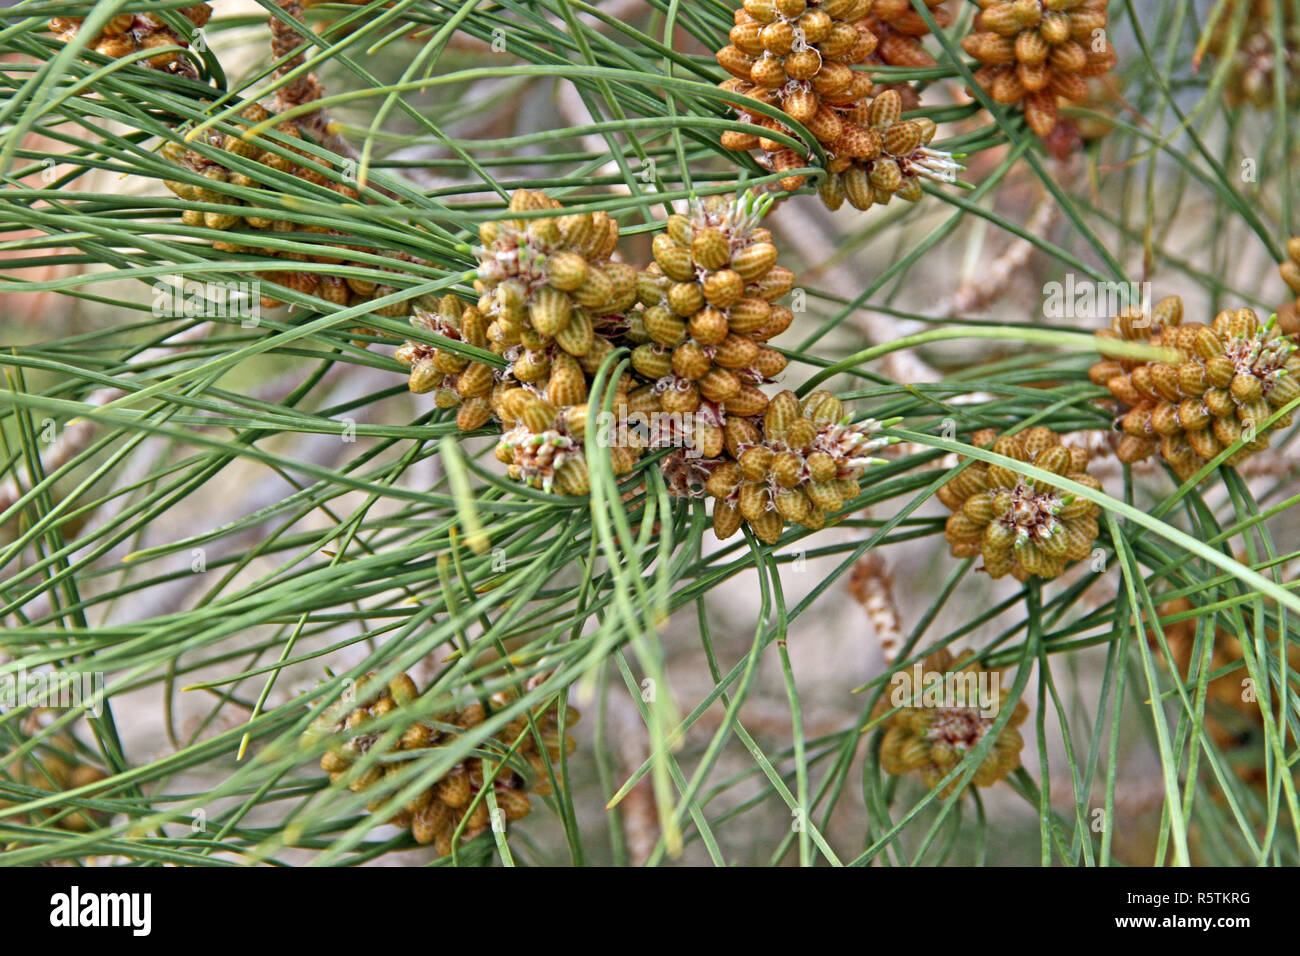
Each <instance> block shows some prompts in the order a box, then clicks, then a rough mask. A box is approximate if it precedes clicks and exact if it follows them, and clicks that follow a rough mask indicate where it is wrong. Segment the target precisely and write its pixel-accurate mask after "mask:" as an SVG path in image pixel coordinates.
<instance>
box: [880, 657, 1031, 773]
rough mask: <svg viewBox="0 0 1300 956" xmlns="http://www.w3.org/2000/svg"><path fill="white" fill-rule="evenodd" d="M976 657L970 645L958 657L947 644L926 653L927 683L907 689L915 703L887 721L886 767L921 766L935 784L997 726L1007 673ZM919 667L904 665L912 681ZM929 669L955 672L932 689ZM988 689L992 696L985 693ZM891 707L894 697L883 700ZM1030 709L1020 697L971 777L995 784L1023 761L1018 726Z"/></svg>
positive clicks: (882, 750)
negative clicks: (985, 665) (949, 695)
mask: <svg viewBox="0 0 1300 956" xmlns="http://www.w3.org/2000/svg"><path fill="white" fill-rule="evenodd" d="M972 657H973V655H972V653H971V652H970V651H965V652H964V653H962V654H961V655H960V656H958V657H957V658H955V659H954V658H953V656H952V654H951V652H949V651H948V649H947V648H941V649H940V650H937V651H935V652H934V653H933V654H931V655H930V656H929V657H927V658H926V659H925V661H924V662H923V663H922V667H921V670H922V674H923V675H926V676H923V685H922V686H921V687H912V689H911V694H910V695H907V699H911V700H912V701H913V704H912V705H909V706H904V707H902V708H901V709H899V710H898V711H897V712H896V713H894V714H893V715H892V716H891V717H890V718H889V719H888V720H887V721H886V722H885V728H886V730H885V736H884V739H883V740H881V743H880V767H881V769H882V770H884V771H885V773H890V774H896V775H901V774H905V773H909V772H911V771H913V770H919V771H920V772H921V779H922V780H923V781H925V785H926V786H927V787H929V788H930V789H932V790H933V789H934V788H935V787H937V786H938V785H939V781H940V780H942V779H943V778H944V777H945V776H947V774H948V773H949V772H950V771H951V770H952V769H953V768H954V767H955V766H957V764H958V763H960V762H961V761H962V759H963V758H964V757H965V756H966V754H968V753H969V752H970V751H971V750H973V749H975V747H976V746H978V745H979V743H980V741H981V740H982V739H983V737H984V735H985V734H986V733H988V731H989V729H990V728H992V726H993V723H994V721H996V720H997V718H998V713H999V709H1000V707H1001V705H1002V703H1003V698H1004V695H1005V693H1006V689H1005V688H1003V686H1002V683H1003V674H1002V672H1001V671H996V670H995V671H990V670H986V669H985V668H983V667H981V666H980V665H979V664H978V663H977V662H976V661H974V660H972ZM914 673H915V671H914V670H908V671H900V674H902V675H904V676H906V677H908V678H909V681H910V679H911V678H912V676H913V674H914ZM928 675H934V677H938V676H939V675H953V676H948V677H945V679H944V684H943V689H942V690H939V691H937V692H932V694H927V693H926V691H927V689H929V681H930V680H931V679H933V678H932V677H930V676H928ZM994 678H996V680H995V679H994ZM896 679H897V676H896ZM981 683H982V684H983V686H982V687H981V686H980V685H981ZM948 687H951V688H952V689H953V690H954V691H955V694H954V695H953V697H952V699H947V694H946V690H947V688H948ZM985 691H987V693H988V696H987V697H982V695H983V693H984V692H985ZM934 697H938V698H943V699H941V700H935V699H933V698H934ZM954 704H957V705H964V706H952V705H954ZM889 709H892V707H891V702H889V701H888V700H884V701H881V710H882V712H883V711H887V710H889ZM1028 715H1029V708H1028V707H1027V706H1026V705H1025V702H1024V701H1022V700H1017V701H1016V703H1015V709H1014V710H1013V711H1012V713H1011V719H1010V720H1009V721H1008V722H1007V725H1006V726H1005V727H1003V728H1002V732H1001V733H999V734H998V736H997V739H996V740H995V741H994V742H993V745H992V747H991V748H990V749H989V751H988V753H987V754H985V755H984V759H983V761H981V763H980V765H979V769H977V770H976V771H975V774H974V776H973V777H972V778H971V781H970V782H971V783H973V784H974V785H975V786H977V787H991V786H993V784H995V783H997V782H998V781H999V780H1003V779H1005V778H1006V777H1008V776H1010V775H1011V773H1012V772H1013V771H1014V770H1015V769H1016V768H1017V767H1019V766H1020V750H1021V748H1022V747H1023V746H1024V739H1023V738H1022V737H1021V736H1020V731H1019V730H1018V729H1017V728H1018V727H1019V726H1020V725H1021V724H1023V723H1024V722H1025V718H1026V717H1027V716H1028ZM956 785H957V781H953V782H951V783H949V784H948V785H947V786H946V787H944V788H943V790H941V791H940V796H942V797H948V796H951V795H952V793H953V792H954V790H955V789H956Z"/></svg>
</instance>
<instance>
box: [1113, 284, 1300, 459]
mask: <svg viewBox="0 0 1300 956" xmlns="http://www.w3.org/2000/svg"><path fill="white" fill-rule="evenodd" d="M1098 334H1099V335H1103V336H1106V337H1110V338H1118V339H1123V340H1125V341H1136V342H1143V343H1147V344H1150V345H1153V346H1157V347H1161V348H1164V349H1166V350H1168V356H1169V357H1168V359H1167V360H1165V361H1117V360H1114V359H1104V360H1102V361H1100V362H1098V363H1097V364H1095V365H1094V366H1093V367H1092V368H1091V369H1090V370H1089V373H1088V374H1089V377H1090V378H1091V379H1092V381H1093V382H1094V383H1095V384H1097V385H1102V386H1105V387H1106V388H1107V389H1108V390H1109V391H1110V393H1111V395H1112V396H1113V397H1114V399H1115V401H1116V402H1117V403H1118V405H1119V415H1118V418H1117V420H1116V425H1117V427H1118V428H1119V429H1120V430H1121V431H1122V432H1123V437H1122V438H1121V439H1120V441H1119V445H1118V448H1117V450H1116V453H1117V455H1118V457H1119V459H1120V460H1121V461H1123V462H1136V461H1141V460H1143V459H1145V458H1148V457H1150V456H1151V455H1153V454H1154V453H1155V452H1156V451H1157V450H1158V451H1159V452H1160V455H1161V457H1162V458H1163V459H1164V460H1165V461H1166V462H1167V463H1168V464H1169V466H1170V467H1171V468H1172V469H1173V470H1174V473H1175V474H1177V475H1178V476H1179V477H1180V478H1182V479H1183V480H1186V479H1188V478H1190V477H1191V476H1192V475H1193V474H1194V473H1195V472H1197V471H1198V470H1199V469H1200V468H1201V467H1202V466H1203V465H1205V464H1206V463H1207V462H1209V461H1210V460H1212V459H1214V458H1215V457H1217V456H1218V455H1219V454H1220V453H1221V452H1223V451H1224V450H1226V449H1228V448H1230V447H1232V446H1237V448H1236V450H1235V451H1233V452H1232V453H1231V454H1230V455H1229V456H1228V457H1227V459H1226V461H1225V464H1228V465H1236V464H1240V463H1241V462H1242V461H1243V460H1245V459H1246V458H1247V457H1249V456H1250V455H1251V454H1252V453H1253V452H1256V451H1261V450H1263V449H1265V448H1267V447H1268V446H1269V433H1270V432H1272V431H1275V430H1277V429H1279V428H1286V427H1289V426H1290V424H1291V421H1292V414H1291V412H1289V411H1288V412H1286V413H1284V414H1282V415H1280V416H1279V417H1278V418H1277V419H1276V420H1274V421H1272V422H1269V421H1268V419H1270V418H1272V417H1273V416H1274V414H1275V413H1276V412H1277V411H1278V410H1279V409H1281V408H1283V407H1284V406H1287V405H1289V404H1290V403H1291V402H1293V401H1295V399H1296V398H1298V397H1300V381H1297V379H1298V378H1300V354H1297V351H1296V345H1295V343H1294V342H1292V341H1291V340H1290V338H1288V337H1287V336H1284V335H1282V334H1281V333H1280V331H1279V329H1278V328H1277V326H1276V321H1275V317H1273V318H1270V319H1269V320H1267V321H1263V322H1261V321H1260V319H1259V317H1258V316H1257V315H1256V314H1255V312H1253V311H1252V310H1251V309H1235V310H1234V309H1225V310H1223V311H1222V312H1220V313H1219V314H1218V315H1216V316H1215V317H1214V319H1213V321H1212V322H1211V323H1210V324H1209V325H1204V324H1201V323H1198V322H1188V323H1184V322H1183V303H1182V300H1181V299H1179V298H1178V297H1176V296H1171V297H1169V298H1166V299H1162V300H1161V301H1160V302H1158V303H1156V305H1155V307H1154V308H1153V309H1152V310H1151V314H1150V315H1147V314H1145V313H1144V312H1143V310H1142V309H1141V308H1139V307H1132V308H1131V309H1129V310H1126V311H1124V312H1121V313H1120V314H1119V315H1117V316H1116V317H1115V319H1114V321H1113V323H1112V328H1111V329H1109V330H1105V331H1103V332H1099V333H1098ZM1238 443H1241V444H1240V445H1238Z"/></svg>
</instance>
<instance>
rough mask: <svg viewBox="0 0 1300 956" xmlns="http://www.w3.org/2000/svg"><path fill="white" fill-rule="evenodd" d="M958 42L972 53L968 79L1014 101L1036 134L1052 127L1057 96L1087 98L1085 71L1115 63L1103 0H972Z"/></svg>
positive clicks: (1000, 98) (998, 97)
mask: <svg viewBox="0 0 1300 956" xmlns="http://www.w3.org/2000/svg"><path fill="white" fill-rule="evenodd" d="M978 2H979V6H980V12H979V15H978V16H977V17H976V18H975V24H974V31H973V32H972V33H970V34H969V35H968V36H966V37H965V38H964V39H963V40H962V48H963V49H964V50H965V51H966V52H967V53H969V54H970V55H971V56H973V57H974V58H975V59H976V60H978V61H979V62H980V64H981V66H980V68H979V69H978V70H976V71H975V81H976V82H977V83H979V85H980V86H981V87H983V88H984V89H985V90H986V91H988V94H989V95H990V96H991V97H992V98H993V99H994V100H996V101H997V102H999V103H1007V104H1019V105H1020V106H1021V108H1022V109H1023V110H1024V114H1025V122H1026V123H1028V124H1029V128H1030V129H1032V130H1033V131H1034V132H1035V133H1037V134H1038V135H1039V136H1042V137H1047V136H1049V135H1050V134H1051V132H1052V130H1053V129H1054V128H1055V127H1056V123H1057V119H1058V114H1059V112H1060V103H1061V100H1067V101H1074V102H1080V101H1084V100H1086V99H1087V98H1088V84H1087V80H1088V78H1089V77H1093V76H1100V75H1101V74H1103V73H1105V72H1107V71H1108V70H1109V69H1110V68H1111V67H1112V66H1114V65H1115V60H1116V57H1115V51H1114V50H1113V49H1112V48H1111V45H1110V41H1109V39H1108V38H1107V36H1106V22H1107V15H1106V6H1107V0H978Z"/></svg>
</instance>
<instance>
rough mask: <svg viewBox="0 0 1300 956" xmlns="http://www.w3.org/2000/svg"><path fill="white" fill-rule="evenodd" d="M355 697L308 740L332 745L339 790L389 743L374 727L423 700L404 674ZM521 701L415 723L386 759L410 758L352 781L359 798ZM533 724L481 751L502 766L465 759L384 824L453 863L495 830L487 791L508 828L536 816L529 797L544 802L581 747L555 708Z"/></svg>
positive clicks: (325, 717)
mask: <svg viewBox="0 0 1300 956" xmlns="http://www.w3.org/2000/svg"><path fill="white" fill-rule="evenodd" d="M539 679H540V678H531V679H530V680H529V682H528V683H527V685H526V689H528V690H531V689H532V688H533V687H535V686H536V682H537V681H538V680H539ZM356 692H357V700H358V702H357V703H355V704H354V705H345V704H342V703H340V704H338V705H335V707H333V708H330V709H329V710H326V711H325V712H324V713H323V714H321V716H319V717H318V718H317V719H316V720H315V721H313V723H312V726H311V728H309V729H308V731H307V733H306V734H305V735H304V738H305V739H307V740H309V741H310V740H317V739H320V738H322V737H328V738H330V740H331V743H330V749H329V750H328V751H327V752H326V754H325V756H324V757H322V758H321V762H320V765H321V769H322V770H324V771H325V772H327V773H328V774H329V775H330V781H331V783H336V784H338V783H341V782H342V780H343V778H344V776H345V775H346V774H347V773H348V771H349V770H350V768H351V767H352V766H353V764H354V763H356V762H357V761H358V760H359V759H360V758H362V757H363V756H365V755H367V754H368V753H369V752H370V751H371V750H372V749H374V747H375V746H377V745H379V741H380V740H381V739H382V738H383V736H384V735H383V733H382V732H381V731H380V730H378V729H376V728H374V726H373V722H374V721H375V720H376V719H378V718H380V717H383V716H385V715H387V714H390V713H392V712H393V711H394V710H396V709H398V708H400V707H403V706H405V705H408V704H409V703H411V702H412V701H414V700H415V699H416V698H417V697H418V696H419V692H418V690H417V688H416V686H415V682H414V681H413V680H411V678H410V677H409V676H407V675H406V674H402V675H399V676H398V677H396V678H394V679H393V680H391V681H389V682H388V684H387V685H376V683H375V681H374V675H373V674H368V675H366V676H365V677H363V678H362V679H361V680H359V681H357V687H356ZM516 700H518V693H517V692H515V691H513V690H505V691H499V692H497V693H495V694H493V695H491V696H490V697H489V698H488V699H487V700H486V701H485V702H478V701H474V702H472V703H470V704H468V705H466V706H464V707H462V708H460V709H459V710H457V711H454V712H452V713H447V714H440V715H438V716H437V717H435V718H434V719H432V720H430V721H427V722H426V721H412V722H411V723H410V724H409V725H408V726H407V727H406V728H405V730H404V731H403V732H402V734H401V736H400V737H399V738H398V739H397V740H396V742H395V743H392V744H391V745H389V747H388V749H387V750H386V751H385V755H386V756H388V755H393V754H397V753H406V754H407V756H406V757H404V758H402V759H396V760H395V759H388V760H383V761H377V762H375V763H373V764H371V766H370V767H369V768H368V769H367V770H366V771H365V772H364V773H363V774H361V775H360V776H355V777H353V778H352V779H351V780H349V782H348V787H349V789H351V790H352V791H353V792H355V793H361V792H363V791H366V790H370V789H371V788H374V787H376V786H377V785H379V784H380V783H381V781H383V779H384V777H385V776H388V775H389V774H394V773H397V772H398V771H400V770H402V769H403V768H404V767H405V766H406V765H408V762H409V761H411V760H419V759H420V758H421V756H422V755H425V756H427V755H428V753H429V752H431V751H433V750H435V749H437V748H443V747H447V746H448V745H449V744H451V743H452V742H453V741H455V740H456V738H457V737H459V736H460V735H461V734H463V733H464V732H465V731H467V730H470V729H472V728H474V727H477V726H479V725H480V724H482V723H483V722H484V721H485V720H486V719H488V717H489V716H491V714H493V713H495V712H496V711H498V710H500V709H502V708H505V707H509V706H511V704H513V703H514V702H515V701H516ZM578 717H579V714H578V711H577V710H576V709H575V708H573V707H569V708H567V711H566V714H565V721H566V725H567V726H572V725H573V724H575V723H577V721H578ZM532 718H533V723H532V725H531V726H530V724H529V720H528V717H527V716H526V715H522V714H521V715H520V716H518V717H516V718H514V719H513V720H512V721H510V722H509V723H508V724H506V725H505V726H504V727H503V728H501V729H500V730H499V731H497V732H496V733H495V734H493V735H491V736H490V737H488V739H487V740H485V741H483V742H482V743H481V744H479V746H478V748H477V750H478V751H479V752H490V753H491V754H493V755H499V756H498V759H492V757H488V756H479V755H475V756H472V757H467V758H466V759H464V760H462V761H461V762H460V763H458V764H456V765H455V766H454V767H452V768H451V769H450V770H448V771H447V772H446V773H445V774H444V775H443V776H442V777H440V778H439V779H438V780H437V781H435V782H434V783H433V784H431V785H430V786H429V787H427V788H425V789H424V790H421V791H420V792H419V793H418V794H416V795H415V796H414V797H413V798H412V799H411V800H410V801H408V802H407V804H406V805H405V806H404V807H402V809H400V810H399V811H398V812H397V813H396V814H395V815H394V816H393V817H392V818H391V819H389V820H387V821H385V822H387V823H390V824H392V825H394V826H400V827H409V828H410V830H411V835H412V836H413V837H414V838H415V840H416V842H417V843H421V844H432V845H433V846H434V849H435V850H436V851H437V853H438V855H439V856H447V855H449V854H450V853H451V852H452V849H453V847H454V845H455V842H456V841H457V839H458V838H459V840H461V841H468V840H471V839H473V838H474V837H476V836H478V835H479V834H480V833H483V832H484V831H486V830H487V829H488V827H489V826H490V825H491V823H492V817H491V806H490V804H489V802H488V800H487V797H486V794H484V793H483V790H484V788H485V787H489V786H490V789H491V793H492V798H493V800H494V801H495V803H496V805H497V809H498V810H499V811H500V813H501V814H502V816H503V818H504V821H506V822H513V821H515V820H520V819H522V818H523V817H525V816H527V815H528V814H529V812H530V811H531V809H532V807H531V804H530V800H529V797H530V795H537V796H544V795H546V794H549V793H550V792H551V785H550V774H551V773H554V774H555V775H556V776H557V777H558V776H559V774H560V759H561V754H562V753H572V752H573V750H574V748H575V747H576V746H577V742H576V741H575V740H574V738H573V737H572V736H571V735H569V734H565V735H564V737H563V738H561V736H560V733H559V714H558V710H557V707H556V705H555V704H548V705H546V706H544V707H541V708H539V709H538V710H537V711H535V712H534V713H533V715H532ZM534 728H535V730H536V733H534ZM512 750H513V752H511V751H512ZM507 754H509V756H507ZM381 789H382V788H381ZM387 796H388V795H387V794H383V795H381V796H378V797H376V799H375V800H374V801H372V802H371V804H370V806H369V809H370V810H371V811H374V810H377V809H378V808H379V807H380V806H381V805H382V804H383V803H384V801H385V800H386V799H387Z"/></svg>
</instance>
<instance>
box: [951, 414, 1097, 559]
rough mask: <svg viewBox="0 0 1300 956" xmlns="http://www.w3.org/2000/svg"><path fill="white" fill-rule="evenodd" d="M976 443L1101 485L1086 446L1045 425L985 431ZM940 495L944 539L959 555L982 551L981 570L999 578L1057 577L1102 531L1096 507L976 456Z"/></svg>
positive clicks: (1089, 484) (973, 441)
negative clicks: (947, 513)
mask: <svg viewBox="0 0 1300 956" xmlns="http://www.w3.org/2000/svg"><path fill="white" fill-rule="evenodd" d="M971 444H972V445H974V446H975V447H977V448H988V449H989V450H990V451H992V452H994V453H995V454H998V455H1002V456H1004V457H1006V458H1011V459H1014V460H1015V461H1021V462H1025V463H1027V464H1031V465H1033V466H1034V467H1036V468H1040V469H1043V470H1044V471H1048V472H1051V473H1052V474H1054V475H1060V476H1062V477H1064V478H1067V479H1069V480H1070V481H1073V482H1076V483H1078V484H1081V485H1085V486H1086V487H1089V488H1093V489H1095V490H1098V491H1100V490H1101V482H1099V481H1098V480H1097V479H1096V478H1094V477H1093V476H1092V475H1090V474H1088V473H1087V467H1088V452H1087V450H1086V449H1084V448H1078V447H1071V448H1067V447H1065V446H1064V445H1062V444H1061V438H1060V436H1059V435H1057V434H1056V433H1055V432H1053V431H1052V430H1051V429H1049V428H1046V427H1044V426H1042V425H1037V426H1034V427H1033V428H1028V429H1025V430H1024V431H1022V432H1017V433H1016V434H1014V435H1006V436H1003V437H1001V438H998V437H997V433H996V432H995V431H994V430H993V429H985V430H983V431H980V432H977V433H976V434H975V435H974V436H973V437H972V439H971ZM938 498H939V500H940V501H942V502H943V503H944V504H945V505H946V506H947V507H948V508H949V509H950V510H951V511H952V516H951V517H949V518H948V521H947V524H946V525H945V528H944V536H945V537H946V538H947V539H948V543H949V545H950V546H951V547H952V553H953V557H957V558H973V557H977V556H981V555H982V556H983V558H984V566H983V568H982V569H981V570H983V571H987V572H988V574H989V576H990V577H993V578H1000V577H1002V576H1003V575H1006V574H1010V575H1011V576H1012V577H1014V578H1015V579H1016V580H1017V581H1026V580H1028V579H1029V578H1030V577H1033V576H1037V577H1039V578H1042V579H1044V580H1046V579H1050V578H1055V577H1058V576H1059V575H1060V574H1061V573H1062V572H1064V571H1065V568H1066V566H1067V565H1068V564H1069V563H1071V562H1073V561H1083V560H1085V559H1086V558H1087V557H1088V556H1089V555H1091V553H1092V547H1093V544H1094V542H1096V540H1097V535H1098V534H1099V533H1100V528H1099V526H1098V524H1097V515H1098V514H1099V513H1100V509H1099V508H1098V507H1097V505H1094V504H1093V503H1092V502H1090V501H1088V500H1087V499H1086V498H1080V497H1075V496H1074V495H1070V494H1067V493H1066V492H1064V491H1062V490H1061V489H1059V488H1058V487H1057V486H1056V485H1054V484H1053V483H1052V482H1051V481H1050V480H1044V479H1038V478H1033V479H1031V478H1027V477H1025V476H1024V475H1021V474H1019V473H1018V472H1015V471H1013V470H1012V469H1010V468H1007V467H1004V466H1002V465H990V464H986V463H985V462H982V461H978V460H976V461H972V462H971V464H970V465H969V466H968V467H967V468H966V469H964V470H963V471H962V472H961V473H960V474H958V475H956V476H955V477H954V478H953V479H952V480H951V481H949V482H948V483H947V484H945V485H944V486H943V487H942V488H940V489H939V493H938Z"/></svg>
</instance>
